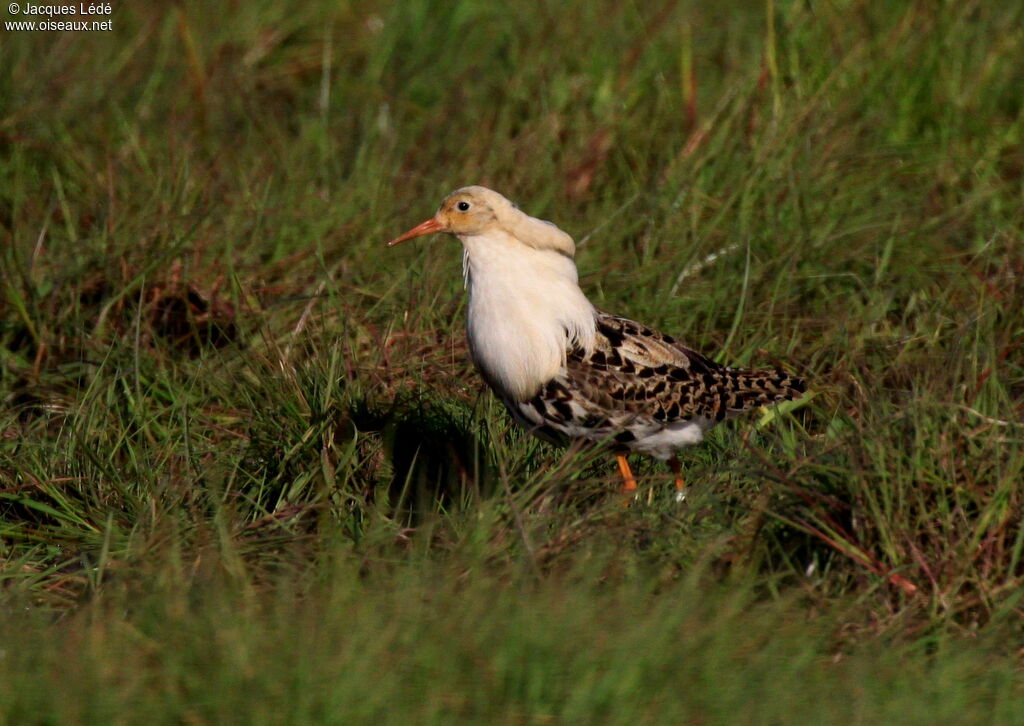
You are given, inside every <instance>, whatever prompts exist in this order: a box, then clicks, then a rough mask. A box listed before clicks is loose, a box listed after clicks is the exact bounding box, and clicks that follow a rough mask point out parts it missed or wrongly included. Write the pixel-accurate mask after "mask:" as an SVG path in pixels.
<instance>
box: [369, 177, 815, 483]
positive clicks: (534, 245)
mask: <svg viewBox="0 0 1024 726" xmlns="http://www.w3.org/2000/svg"><path fill="white" fill-rule="evenodd" d="M435 232H443V233H446V234H452V235H455V236H456V237H458V238H459V240H460V241H461V242H462V246H463V249H464V253H463V266H464V270H465V275H466V285H467V287H468V289H469V311H468V320H467V325H466V332H467V336H468V339H469V350H470V353H471V355H472V357H473V362H474V363H475V364H476V367H477V369H478V370H479V371H480V373H481V375H482V376H483V378H484V380H485V381H487V383H488V385H489V386H490V387H491V388H492V389H493V390H494V392H495V393H496V394H497V395H498V397H499V398H501V400H502V402H503V403H504V404H505V406H506V408H508V411H509V413H510V414H511V415H512V418H513V419H515V420H516V421H517V422H518V423H519V424H520V425H522V426H523V427H525V428H526V429H528V430H529V431H530V432H531V433H533V434H536V435H537V436H540V437H541V438H543V439H546V440H548V441H552V442H555V443H564V442H566V441H569V440H574V439H584V440H586V441H590V442H594V443H600V444H605V445H608V446H610V447H611V449H612V451H614V452H615V454H616V456H617V459H618V465H619V472H620V474H621V475H622V478H623V481H624V486H625V489H626V491H632V490H634V489H635V488H636V479H635V478H634V476H633V473H632V471H631V470H630V468H629V462H628V461H627V459H626V454H627V453H629V452H638V453H643V454H649V455H651V456H653V457H655V458H657V459H660V460H662V461H668V462H669V466H670V467H671V468H672V472H673V473H674V475H675V480H676V487H677V488H678V489H680V490H681V489H682V487H683V480H682V476H681V474H680V466H679V462H678V460H677V459H676V457H675V454H676V452H677V451H678V450H679V449H681V448H683V447H685V446H689V445H692V444H696V443H698V442H700V441H701V439H702V438H703V437H704V433H705V432H706V431H707V430H708V429H709V428H711V427H712V426H714V425H715V424H716V423H718V422H720V421H722V420H724V419H726V418H729V417H731V416H734V415H736V414H740V413H743V412H744V411H748V410H751V409H753V408H756V407H758V406H761V405H767V404H771V403H774V402H777V401H783V400H787V399H793V398H798V397H799V396H800V394H801V393H802V392H803V391H804V390H805V385H804V382H803V380H801V379H800V378H797V377H795V376H792V375H789V374H788V373H784V372H782V371H779V370H739V369H735V368H728V367H726V366H722V365H720V364H718V363H715V362H714V361H712V360H709V359H708V358H705V357H704V356H702V355H701V354H699V353H696V352H694V351H692V350H690V349H689V348H686V347H685V346H683V345H682V344H680V343H679V342H677V341H676V340H675V339H674V338H673V337H672V336H669V335H665V334H663V333H659V332H657V331H655V330H652V329H650V328H648V327H647V326H645V325H641V324H640V323H635V322H633V321H632V320H627V319H625V318H620V317H616V316H614V315H609V314H607V313H604V312H602V311H600V310H598V309H597V308H595V307H594V306H593V305H592V304H591V303H590V301H589V300H587V298H586V296H585V295H584V294H583V291H582V290H581V289H580V287H579V284H578V277H577V273H576V264H575V262H574V261H573V255H574V254H575V251H576V246H575V244H574V243H573V240H572V237H570V236H569V235H568V234H566V233H565V232H563V231H562V230H560V229H559V228H558V227H556V226H555V225H554V224H552V223H551V222H546V221H544V220H541V219H536V218H534V217H531V216H529V215H528V214H525V213H523V212H522V211H521V210H520V209H519V208H518V207H517V206H516V205H515V204H513V203H512V202H510V201H509V200H508V199H506V198H505V197H503V196H502V195H501V194H498V193H497V192H495V191H492V190H490V189H487V188H486V187H481V186H470V187H464V188H462V189H457V190H456V191H454V192H452V193H451V194H449V195H448V196H447V197H446V198H445V200H444V201H443V202H441V206H440V208H439V209H438V210H437V214H435V215H434V216H433V217H431V218H430V219H428V220H427V221H425V222H423V223H422V224H419V225H417V226H416V227H413V228H412V229H410V230H409V231H408V232H406V233H405V234H403V235H400V236H398V237H396V238H395V239H393V240H391V241H390V242H388V246H389V247H391V246H393V245H397V244H398V243H400V242H404V241H405V240H409V239H412V238H413V237H420V236H422V235H426V234H433V233H435Z"/></svg>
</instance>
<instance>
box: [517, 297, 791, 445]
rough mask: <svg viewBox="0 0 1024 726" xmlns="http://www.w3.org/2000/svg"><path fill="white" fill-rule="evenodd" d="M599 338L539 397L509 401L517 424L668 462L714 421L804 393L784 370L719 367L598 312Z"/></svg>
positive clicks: (571, 354)
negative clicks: (598, 442) (612, 444)
mask: <svg viewBox="0 0 1024 726" xmlns="http://www.w3.org/2000/svg"><path fill="white" fill-rule="evenodd" d="M597 333H598V334H597V337H596V344H595V346H594V347H593V349H592V350H591V351H589V352H584V351H583V350H581V349H579V348H575V349H573V350H570V351H568V352H567V356H566V364H565V366H564V367H563V368H562V370H561V371H559V374H558V375H557V376H555V377H554V378H552V379H551V380H549V381H548V382H547V383H546V384H545V385H544V386H543V387H542V388H541V390H540V391H539V392H538V393H537V395H536V396H534V397H533V398H531V399H530V400H528V401H523V402H515V401H509V400H506V401H505V403H506V405H507V406H508V408H509V410H510V411H511V413H512V415H513V416H514V417H515V418H516V420H517V421H518V422H519V423H520V424H522V425H524V426H526V427H527V428H529V429H531V430H533V431H534V433H537V434H538V435H540V436H542V437H544V438H548V439H556V440H557V439H565V438H570V439H575V438H583V439H588V440H591V441H609V442H612V443H614V444H615V445H616V446H617V447H618V448H621V449H624V450H629V451H639V452H643V453H647V454H651V455H653V456H655V457H657V458H660V459H667V458H668V457H670V456H671V455H672V454H673V453H674V452H675V451H676V450H677V449H679V448H682V447H683V446H686V445H689V444H694V443H697V442H699V441H700V440H701V438H703V433H704V432H705V431H706V430H707V429H709V428H711V427H712V426H714V425H715V424H716V423H718V422H720V421H722V420H724V419H726V418H729V417H732V416H735V415H738V414H740V413H743V412H744V411H748V410H750V409H753V408H756V407H758V406H762V405H767V404H771V403H775V402H778V401H783V400H788V399H794V398H798V397H799V396H800V394H801V393H802V392H803V391H804V390H805V388H806V386H805V384H804V381H803V380H802V379H800V378H797V377H795V376H791V375H789V374H788V373H785V372H783V371H779V370H742V369H735V368H729V367H726V366H723V365H720V364H718V363H715V362H714V361H712V360H710V359H708V358H706V357H704V356H703V355H701V354H700V353H697V352H695V351H693V350H690V349H689V348H687V347H685V346H684V345H682V344H680V343H678V342H677V341H676V340H675V339H674V338H672V337H671V336H668V335H664V334H662V333H659V332H657V331H655V330H652V329H650V328H648V327H646V326H644V325H641V324H640V323H636V322H634V321H632V320H627V319H626V318H620V317H616V316H613V315H608V314H606V313H598V316H597Z"/></svg>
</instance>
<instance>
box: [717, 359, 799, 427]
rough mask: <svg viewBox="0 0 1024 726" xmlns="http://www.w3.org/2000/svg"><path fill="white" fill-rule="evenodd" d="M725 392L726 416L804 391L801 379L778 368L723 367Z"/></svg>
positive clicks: (785, 399) (797, 394)
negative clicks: (744, 368) (724, 369)
mask: <svg viewBox="0 0 1024 726" xmlns="http://www.w3.org/2000/svg"><path fill="white" fill-rule="evenodd" d="M722 378H723V381H722V382H723V383H724V384H725V385H724V386H723V387H724V388H725V391H726V394H727V395H726V396H725V397H724V398H726V401H725V403H726V406H725V408H726V410H727V411H728V413H727V415H730V416H732V415H736V414H739V413H742V412H744V411H749V410H750V409H752V408H757V407H758V406H769V405H771V404H773V403H778V402H779V401H791V400H793V399H797V398H800V396H801V394H803V393H804V391H806V390H807V384H806V383H805V382H804V379H803V378H798V377H797V376H794V375H790V374H789V373H786V372H785V371H781V370H773V371H766V370H759V371H754V370H732V369H730V370H727V371H724V372H723V374H722Z"/></svg>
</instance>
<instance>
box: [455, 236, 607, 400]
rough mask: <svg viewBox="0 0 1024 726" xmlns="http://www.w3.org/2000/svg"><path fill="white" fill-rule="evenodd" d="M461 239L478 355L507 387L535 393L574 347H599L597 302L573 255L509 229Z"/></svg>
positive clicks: (501, 389)
mask: <svg viewBox="0 0 1024 726" xmlns="http://www.w3.org/2000/svg"><path fill="white" fill-rule="evenodd" d="M461 239H462V243H463V246H464V247H465V256H464V258H463V264H464V268H465V274H466V285H467V287H468V288H469V311H468V321H467V325H466V331H467V337H468V339H469V349H470V352H471V353H472V355H473V361H474V362H475V363H476V365H477V367H478V368H479V369H480V372H481V373H482V374H483V376H484V379H485V380H486V381H487V382H488V383H489V384H490V385H491V387H492V388H494V389H495V390H496V391H497V392H498V393H499V394H500V395H502V396H504V397H505V398H511V399H513V400H517V401H522V400H526V399H529V398H531V397H532V396H534V395H535V394H536V393H537V391H538V390H539V388H540V387H541V386H542V385H543V384H544V383H546V382H547V381H549V380H551V379H552V378H553V377H554V376H556V375H557V374H558V372H559V370H560V369H561V368H562V367H563V366H564V365H565V356H566V353H567V351H568V350H569V349H570V348H572V347H573V346H576V345H578V346H580V347H582V348H583V349H585V350H589V349H591V348H592V347H593V345H594V336H595V334H596V332H595V331H596V323H595V310H594V307H593V305H591V304H590V301H588V300H587V298H586V296H585V295H584V294H583V291H582V290H580V287H579V284H578V282H577V279H578V278H577V274H576V265H575V263H574V262H573V261H572V258H570V257H569V256H567V255H565V254H562V253H560V252H556V251H554V250H538V249H535V248H532V247H528V246H526V245H524V244H522V243H521V242H519V241H517V240H516V239H515V238H514V237H512V236H511V235H509V234H507V233H506V232H493V233H489V234H486V235H475V236H472V237H463V238H461Z"/></svg>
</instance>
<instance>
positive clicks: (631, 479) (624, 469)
mask: <svg viewBox="0 0 1024 726" xmlns="http://www.w3.org/2000/svg"><path fill="white" fill-rule="evenodd" d="M615 459H616V461H618V462H619V474H621V475H622V491H624V492H626V493H629V492H634V491H636V477H635V476H633V470H632V469H630V468H629V462H628V461H627V460H626V455H625V454H616V455H615Z"/></svg>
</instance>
